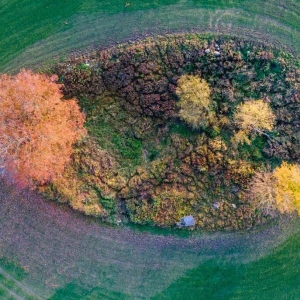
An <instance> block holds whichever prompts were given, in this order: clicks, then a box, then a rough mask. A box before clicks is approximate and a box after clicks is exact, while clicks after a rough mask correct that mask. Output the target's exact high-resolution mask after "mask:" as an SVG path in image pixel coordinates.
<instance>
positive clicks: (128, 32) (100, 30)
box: [0, 0, 300, 71]
mask: <svg viewBox="0 0 300 300" xmlns="http://www.w3.org/2000/svg"><path fill="white" fill-rule="evenodd" d="M126 2H128V3H129V5H127V6H126ZM262 4H263V5H262ZM299 12H300V3H299V1H297V0H287V1H284V4H282V1H279V0H269V1H261V0H241V1H238V0H228V1H225V0H222V1H215V0H205V1H204V0H194V1H189V0H181V1H179V0H176V1H175V0H151V1H147V2H146V1H141V0H133V1H125V0H107V1H103V0H98V1H95V0H94V1H91V0H65V1H57V0H54V1H48V0H41V1H33V0H23V1H16V0H11V1H3V0H2V1H1V5H0V16H1V29H0V49H1V56H0V70H2V71H15V70H18V69H19V68H20V67H22V66H25V67H28V66H30V65H32V64H35V63H37V64H42V63H43V62H45V61H50V60H51V59H52V58H53V56H55V57H56V58H59V59H63V58H64V57H65V56H66V55H67V54H68V53H69V52H71V51H74V50H84V49H86V48H87V47H95V46H106V45H109V44H112V43H114V42H117V41H119V42H120V41H125V40H127V39H130V38H135V37H137V36H141V35H144V34H155V33H163V32H172V31H174V30H175V31H182V30H190V29H195V30H200V31H219V32H230V33H231V34H237V35H242V36H253V37H255V38H258V39H261V40H266V41H267V40H269V41H270V42H271V43H275V42H281V43H282V44H284V45H285V46H287V47H288V48H292V49H293V50H294V51H296V52H297V53H298V54H299V48H300V37H299V28H300V13H299Z"/></svg>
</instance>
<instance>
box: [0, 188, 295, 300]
mask: <svg viewBox="0 0 300 300" xmlns="http://www.w3.org/2000/svg"><path fill="white" fill-rule="evenodd" d="M0 201H1V206H0V236H1V243H0V257H1V256H5V257H7V258H8V259H11V260H14V259H15V258H17V260H18V262H20V265H21V266H23V267H25V268H26V272H28V275H27V276H26V278H25V279H24V280H22V282H16V281H15V280H14V279H13V278H11V277H12V276H9V274H6V273H7V272H6V271H3V270H2V269H0V274H3V275H5V276H6V277H7V278H8V279H10V280H13V282H14V283H15V284H16V285H17V287H19V288H20V289H22V290H23V291H24V292H26V293H27V294H29V295H33V296H34V297H35V299H41V298H39V297H38V296H37V294H39V295H41V296H42V297H45V298H47V297H49V296H51V294H53V292H54V291H55V290H56V289H58V288H61V287H63V286H65V285H66V284H68V283H69V282H75V283H76V284H78V285H80V286H82V287H83V288H85V289H91V288H93V287H95V286H97V287H101V288H103V289H104V290H110V291H114V292H118V293H123V294H124V295H130V296H131V297H132V298H133V299H144V298H147V297H152V296H155V294H157V293H159V292H161V291H163V290H164V289H166V288H167V287H168V286H169V285H170V284H171V283H172V282H174V281H175V280H176V279H177V278H180V277H181V276H182V275H184V274H185V272H187V271H188V270H190V269H193V268H195V267H197V266H198V265H199V264H201V263H203V262H205V261H210V260H212V259H214V260H216V261H227V262H228V263H229V264H235V263H237V262H239V263H249V262H251V261H254V260H257V259H258V258H259V257H262V256H263V255H264V254H265V253H267V252H268V251H269V250H270V249H272V248H273V247H275V246H276V245H278V244H280V243H282V242H283V241H284V240H285V239H286V237H287V236H288V235H289V234H290V231H291V230H293V229H292V228H293V226H291V227H289V222H290V221H288V220H286V221H283V222H282V223H281V224H280V225H276V226H275V225H274V226H270V227H269V228H266V229H262V230H261V231H258V232H256V233H255V232H248V233H245V232H244V233H214V234H202V235H200V234H192V235H191V236H190V237H188V238H183V237H178V236H176V235H175V236H174V234H167V235H162V234H161V233H160V234H157V233H156V234H150V233H149V232H138V231H137V230H132V229H130V228H128V227H110V226H106V225H103V224H102V225H101V224H98V223H97V222H95V221H93V220H90V219H86V218H85V217H83V216H81V215H80V214H77V213H74V212H73V211H71V210H70V209H68V208H67V207H60V206H59V205H57V204H55V203H52V202H48V201H44V200H43V199H42V198H40V197H39V196H37V195H35V194H30V195H29V197H28V199H27V197H26V196H24V195H23V196H22V195H20V194H19V193H17V192H16V191H14V190H13V189H11V188H10V189H9V188H8V187H7V186H5V185H3V184H1V186H0ZM5 272H6V273H5ZM153 286H155V287H156V288H155V290H154V289H153ZM31 287H34V289H31Z"/></svg>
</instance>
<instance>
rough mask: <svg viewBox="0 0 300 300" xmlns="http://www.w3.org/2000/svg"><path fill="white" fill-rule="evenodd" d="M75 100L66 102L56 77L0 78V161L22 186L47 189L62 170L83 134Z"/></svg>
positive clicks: (26, 72) (25, 74) (22, 73)
mask: <svg viewBox="0 0 300 300" xmlns="http://www.w3.org/2000/svg"><path fill="white" fill-rule="evenodd" d="M84 120H85V118H84V115H83V114H82V113H81V112H80V109H79V106H78V104H77V101H76V100H75V99H71V100H62V93H61V91H60V85H58V84H56V83H55V78H54V77H52V78H49V77H47V76H46V75H41V74H34V73H33V72H31V71H29V70H21V71H20V73H19V74H17V75H15V76H10V75H5V74H4V75H1V76H0V160H1V163H2V165H3V166H2V168H4V170H5V171H7V176H9V177H10V178H11V179H13V180H14V181H15V182H16V183H18V184H20V185H22V186H29V185H31V184H32V182H36V183H40V184H43V183H45V182H47V181H49V180H51V179H53V178H55V177H57V176H59V175H60V174H61V173H62V172H63V169H64V166H65V164H66V163H67V162H68V160H69V158H70V155H71V154H72V151H73V150H72V144H73V143H74V142H75V141H76V140H78V139H79V138H80V137H81V136H82V135H83V134H84V133H85V129H84V128H83V124H84Z"/></svg>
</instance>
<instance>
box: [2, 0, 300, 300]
mask: <svg viewBox="0 0 300 300" xmlns="http://www.w3.org/2000/svg"><path fill="white" fill-rule="evenodd" d="M126 2H128V4H129V5H126ZM0 18H1V25H0V53H1V55H0V71H1V72H15V71H17V70H18V69H19V68H21V67H31V66H33V67H36V66H41V65H43V64H45V63H46V64H48V63H51V62H52V61H53V60H61V59H64V58H65V57H66V56H67V55H68V54H69V53H72V52H75V53H76V52H80V51H86V50H87V49H90V48H95V47H99V46H101V47H105V46H109V45H111V44H114V43H116V42H124V41H128V40H130V39H136V38H141V37H145V36H148V35H155V34H163V33H171V32H174V31H190V30H193V31H208V32H224V33H230V34H233V35H240V36H243V37H248V38H252V39H258V40H263V41H265V42H269V43H272V44H274V43H275V44H277V45H281V46H282V47H286V48H287V49H290V50H292V51H293V52H294V53H295V54H296V55H299V53H300V30H299V29H300V1H298V0H286V1H280V0H268V1H262V0H240V1H239V0H219V1H217V0H176V1H175V0H162V1H161V0H150V1H142V0H132V1H131V0H127V1H125V0H124V1H123V0H122V1H121V0H106V1H104V0H98V1H97V0H64V1H57V0H52V1H49V0H39V1H33V0H22V1H17V0H10V1H8V0H0ZM0 201H1V205H0V299H4V300H5V299H48V298H49V299H67V300H68V299H94V300H95V299H172V300H173V299H183V298H188V299H272V298H273V299H274V300H275V299H299V295H300V277H299V266H300V251H299V240H300V227H299V226H300V224H299V222H292V223H286V224H285V225H282V226H281V225H279V226H274V227H272V228H271V229H264V230H262V232H257V233H255V232H250V233H234V234H230V233H224V234H219V233H216V234H212V235H208V234H205V235H201V234H199V235H190V234H187V236H185V237H182V236H180V235H178V236H173V235H172V232H165V231H154V232H151V233H150V232H149V231H148V229H147V228H144V229H143V231H142V232H139V231H138V229H137V228H135V229H129V228H113V227H105V226H102V225H98V224H97V223H93V222H90V221H89V220H85V219H83V218H82V217H80V216H77V215H76V214H73V213H71V212H69V211H68V210H61V208H59V207H58V206H56V205H53V204H50V203H45V202H41V201H34V199H33V200H32V199H29V200H25V199H24V198H19V197H17V196H16V195H15V194H14V193H10V192H7V191H6V189H5V187H4V186H2V185H0Z"/></svg>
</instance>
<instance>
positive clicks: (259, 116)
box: [233, 100, 275, 144]
mask: <svg viewBox="0 0 300 300" xmlns="http://www.w3.org/2000/svg"><path fill="white" fill-rule="evenodd" d="M274 122H275V115H274V114H273V112H272V109H271V107H270V105H269V104H268V103H266V102H264V101H263V100H251V101H247V102H245V103H242V104H240V105H238V107H237V108H236V111H235V114H234V123H235V124H236V126H237V127H238V131H237V132H236V134H235V136H234V138H233V139H234V141H235V142H236V143H237V144H239V143H244V142H246V143H248V144H250V139H249V135H250V134H263V135H267V134H266V133H265V131H270V130H272V128H273V126H274Z"/></svg>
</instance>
